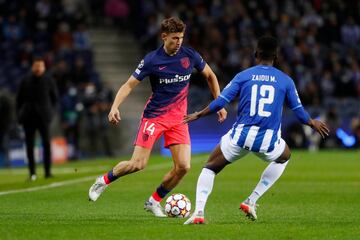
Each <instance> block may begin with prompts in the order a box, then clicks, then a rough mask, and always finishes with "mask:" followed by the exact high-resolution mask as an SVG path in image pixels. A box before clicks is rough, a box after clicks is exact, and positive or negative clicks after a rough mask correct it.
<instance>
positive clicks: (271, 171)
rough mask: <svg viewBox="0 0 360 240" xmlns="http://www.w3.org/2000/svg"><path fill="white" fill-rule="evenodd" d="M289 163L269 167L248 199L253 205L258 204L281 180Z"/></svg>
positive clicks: (274, 164) (272, 164)
mask: <svg viewBox="0 0 360 240" xmlns="http://www.w3.org/2000/svg"><path fill="white" fill-rule="evenodd" d="M288 162H289V161H287V162H286V163H276V162H272V163H270V164H269V165H268V166H267V168H266V169H265V170H264V172H263V174H262V175H261V178H260V181H259V183H258V184H257V186H256V187H255V189H254V191H253V192H252V193H251V195H250V196H249V198H248V200H250V202H251V203H256V201H257V200H258V199H259V198H260V197H261V196H262V195H263V194H264V193H265V192H266V191H267V190H268V189H269V188H270V187H271V186H272V185H273V184H274V183H275V182H276V180H278V179H279V177H280V176H281V175H282V173H283V172H284V170H285V167H286V165H287V164H288Z"/></svg>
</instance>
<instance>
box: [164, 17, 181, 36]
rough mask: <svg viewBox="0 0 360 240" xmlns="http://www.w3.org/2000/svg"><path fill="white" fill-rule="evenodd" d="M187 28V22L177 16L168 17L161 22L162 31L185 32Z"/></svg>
mask: <svg viewBox="0 0 360 240" xmlns="http://www.w3.org/2000/svg"><path fill="white" fill-rule="evenodd" d="M185 29H186V25H185V23H184V22H183V21H181V20H180V19H179V18H176V17H171V18H166V19H164V20H163V21H162V22H161V32H162V33H178V32H185Z"/></svg>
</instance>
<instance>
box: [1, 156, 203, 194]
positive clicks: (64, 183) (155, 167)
mask: <svg viewBox="0 0 360 240" xmlns="http://www.w3.org/2000/svg"><path fill="white" fill-rule="evenodd" d="M201 159H204V158H203V157H195V158H193V159H192V160H191V162H192V163H198V162H200V160H201ZM169 166H171V164H169V162H166V163H160V164H156V165H152V166H149V167H148V168H147V170H149V171H153V170H159V169H162V168H165V167H169ZM97 176H98V175H96V176H90V177H89V176H88V177H83V178H78V179H73V180H67V181H61V182H53V183H50V184H48V185H43V186H38V187H32V188H23V189H15V190H8V191H2V192H0V196H4V195H9V194H15V193H24V192H35V191H40V190H44V189H50V188H57V187H62V186H67V185H71V184H77V183H82V182H87V181H90V180H94V179H95V178H96V177H97Z"/></svg>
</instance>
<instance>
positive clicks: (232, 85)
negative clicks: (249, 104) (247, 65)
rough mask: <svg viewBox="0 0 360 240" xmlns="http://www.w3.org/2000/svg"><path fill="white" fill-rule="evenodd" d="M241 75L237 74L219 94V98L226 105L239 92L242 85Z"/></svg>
mask: <svg viewBox="0 0 360 240" xmlns="http://www.w3.org/2000/svg"><path fill="white" fill-rule="evenodd" d="M241 79H242V78H241V73H239V74H237V75H236V76H235V77H234V78H233V79H232V80H231V81H230V82H229V83H228V85H226V87H225V88H224V89H223V90H222V92H221V93H220V97H222V98H223V99H225V101H227V102H228V103H229V102H231V101H232V100H233V99H234V98H235V97H236V96H237V95H238V94H239V92H240V88H241V85H242V81H241Z"/></svg>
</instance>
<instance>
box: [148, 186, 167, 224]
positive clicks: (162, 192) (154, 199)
mask: <svg viewBox="0 0 360 240" xmlns="http://www.w3.org/2000/svg"><path fill="white" fill-rule="evenodd" d="M169 192H170V190H168V189H166V188H165V187H164V186H163V185H162V184H161V185H160V186H159V187H158V188H157V189H156V191H155V192H154V193H153V194H152V195H151V196H150V198H149V199H148V200H146V201H145V204H144V209H145V210H146V211H148V212H151V213H153V214H154V216H155V217H166V214H165V213H164V210H163V208H162V207H161V205H160V202H161V200H162V199H163V198H164V197H165V196H166V194H168V193H169Z"/></svg>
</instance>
